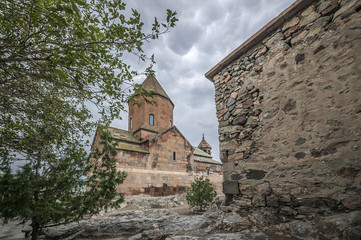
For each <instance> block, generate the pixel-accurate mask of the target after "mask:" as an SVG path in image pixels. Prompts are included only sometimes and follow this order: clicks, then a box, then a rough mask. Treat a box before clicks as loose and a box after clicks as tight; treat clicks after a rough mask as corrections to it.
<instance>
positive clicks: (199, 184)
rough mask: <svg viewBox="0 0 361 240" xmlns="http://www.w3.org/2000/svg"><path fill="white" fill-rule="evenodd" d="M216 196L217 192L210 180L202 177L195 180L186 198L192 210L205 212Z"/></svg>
mask: <svg viewBox="0 0 361 240" xmlns="http://www.w3.org/2000/svg"><path fill="white" fill-rule="evenodd" d="M215 196H217V192H216V191H215V190H214V188H213V186H212V184H211V182H210V181H209V179H208V178H203V176H201V177H199V178H195V179H194V182H192V184H191V188H190V189H188V192H187V195H186V198H187V202H188V204H189V206H190V207H191V208H193V209H195V210H197V211H200V212H203V211H205V209H206V207H207V206H208V205H209V204H210V203H211V202H212V201H213V199H214V197H215Z"/></svg>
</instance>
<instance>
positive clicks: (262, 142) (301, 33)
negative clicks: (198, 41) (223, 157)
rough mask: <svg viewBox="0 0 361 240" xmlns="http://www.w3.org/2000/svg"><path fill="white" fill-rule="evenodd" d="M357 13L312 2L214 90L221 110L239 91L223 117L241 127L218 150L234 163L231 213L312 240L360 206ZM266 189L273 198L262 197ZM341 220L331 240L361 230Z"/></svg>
mask: <svg viewBox="0 0 361 240" xmlns="http://www.w3.org/2000/svg"><path fill="white" fill-rule="evenodd" d="M360 9H361V3H360V1H359V0H358V1H355V0H324V1H319V0H317V1H312V3H311V2H310V6H309V7H307V8H306V9H304V10H301V11H300V12H298V13H295V14H294V16H291V17H290V18H289V20H287V21H286V22H285V23H284V24H283V25H282V26H280V27H279V28H278V29H275V30H274V31H272V32H269V33H267V35H265V36H263V37H264V38H263V39H261V40H260V41H259V43H256V44H255V46H253V47H252V49H250V50H246V51H245V52H243V53H242V56H239V57H238V59H236V60H234V62H233V63H231V64H230V65H231V66H232V68H234V69H236V68H237V69H243V70H246V66H247V65H249V64H252V63H254V66H253V67H252V68H251V69H250V71H244V72H242V74H240V75H238V76H236V77H233V76H232V78H231V80H230V81H232V82H233V83H234V85H232V88H230V86H227V85H226V84H219V85H215V88H216V95H222V96H223V100H222V101H223V102H225V103H227V101H229V99H230V96H231V95H232V93H233V92H235V91H237V92H238V93H239V94H238V95H237V98H236V102H235V103H234V104H233V105H232V106H236V107H234V109H232V110H230V112H231V116H230V117H229V120H228V124H229V125H233V127H235V126H237V127H239V128H238V129H229V131H228V132H227V134H228V135H229V136H228V137H227V136H225V135H222V134H221V135H220V146H221V151H222V150H227V151H229V152H231V151H233V152H232V153H231V154H230V156H232V159H234V161H235V165H234V169H233V171H232V169H229V171H230V173H229V174H227V175H225V180H231V179H237V181H239V183H240V184H241V185H242V186H241V188H242V189H241V190H240V191H241V194H240V196H241V199H235V200H234V206H233V207H234V208H236V209H237V207H238V208H239V209H240V211H243V213H245V212H247V211H248V212H253V213H254V212H257V214H253V215H254V216H253V215H252V216H250V220H251V221H252V222H254V223H256V222H258V223H259V222H260V221H257V220H256V216H257V218H259V219H262V221H264V222H268V223H271V222H272V223H273V224H278V225H277V229H278V227H279V229H282V231H284V232H285V233H290V234H295V235H298V236H300V237H299V238H301V239H303V238H304V239H308V238H310V239H312V236H319V235H317V234H321V235H322V233H321V232H320V231H323V230H324V229H322V228H320V225H319V224H317V222H318V221H319V220H320V219H321V218H322V217H327V216H331V215H333V214H335V215H337V214H340V213H342V212H347V211H349V212H355V211H358V210H359V209H360V200H358V199H360V197H359V195H360V193H361V175H360V174H361V159H360V157H359V156H361V135H360V132H361V128H360V124H359V123H360V122H361V115H360V114H359V113H360V112H361V104H360V99H361V94H360V93H361V91H360V89H361V83H360V81H359V79H360V76H361V69H360V67H359V66H360V64H359V63H360V62H361V48H358V47H356V46H360V45H361V39H360V38H359V36H360V35H361V32H360V30H361V28H360V26H361V17H360V16H361V15H360ZM293 17H296V18H293ZM282 43H285V44H287V46H286V45H282ZM265 46H266V48H265ZM256 67H259V70H257V71H256ZM222 71H223V70H221V71H220V72H222ZM254 72H256V74H255V73H254ZM236 88H237V90H236ZM254 89H258V91H255V92H252V91H254ZM251 92H252V93H251ZM233 96H234V94H233ZM258 109H259V111H258ZM256 110H257V111H256ZM220 111H221V110H220ZM220 111H219V112H220ZM239 116H245V117H240V118H238V119H237V117H239ZM219 121H222V119H221V118H219ZM234 123H240V124H238V125H234ZM229 139H232V140H234V141H232V144H229V142H231V141H230V140H229ZM237 154H242V155H238V157H235V156H237ZM264 182H268V183H269V184H270V189H272V191H263V190H261V189H262V188H261V187H259V185H260V184H261V183H264ZM245 186H247V187H245ZM335 218H336V217H335ZM296 220H297V221H296ZM277 221H279V222H277ZM294 221H296V222H294ZM338 221H339V223H337V224H340V225H344V226H345V227H344V228H342V229H338V230H337V227H336V228H334V229H333V230H332V231H333V233H334V234H336V235H335V236H337V237H336V238H340V236H354V235H355V234H357V233H358V232H359V229H358V228H357V227H356V226H355V225H352V224H353V223H352V224H351V222H347V220H345V219H344V218H343V217H342V218H339V219H338ZM346 229H347V230H346ZM314 234H316V235H314ZM337 234H340V235H337ZM343 234H344V235H343ZM322 236H325V237H324V238H323V239H329V238H330V237H331V236H332V234H331V232H330V233H325V234H324V235H322ZM345 238H346V237H345ZM316 239H317V237H316ZM321 239H322V238H321Z"/></svg>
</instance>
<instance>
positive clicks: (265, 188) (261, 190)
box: [256, 182, 272, 196]
mask: <svg viewBox="0 0 361 240" xmlns="http://www.w3.org/2000/svg"><path fill="white" fill-rule="evenodd" d="M256 192H257V193H258V194H260V195H263V196H269V195H271V193H272V188H271V185H270V183H269V182H265V183H262V184H260V185H257V186H256Z"/></svg>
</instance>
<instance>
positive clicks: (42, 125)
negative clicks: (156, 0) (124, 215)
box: [0, 0, 177, 239]
mask: <svg viewBox="0 0 361 240" xmlns="http://www.w3.org/2000/svg"><path fill="white" fill-rule="evenodd" d="M127 14H128V12H127V11H126V5H125V3H123V2H122V1H121V0H21V1H20V0H4V1H1V2H0V110H1V111H0V174H1V175H0V217H1V218H3V219H4V220H5V222H6V221H9V220H12V219H19V220H21V221H22V222H25V221H28V220H30V221H31V225H32V227H33V231H32V238H33V239H37V237H38V234H39V231H40V229H41V228H43V227H46V226H47V225H49V224H50V225H56V224H62V223H67V222H71V221H77V220H79V219H81V218H82V217H83V216H84V215H85V214H96V213H98V212H99V211H101V210H103V209H107V208H108V207H117V206H119V203H120V202H121V200H122V196H121V195H117V193H116V186H117V185H118V184H120V183H121V182H122V181H123V180H124V177H125V175H124V174H123V173H120V172H117V171H116V168H115V161H114V158H113V157H112V155H113V154H114V146H113V143H112V140H111V137H110V135H109V133H107V132H106V131H105V129H106V127H105V128H104V131H103V134H102V143H103V145H102V148H100V149H98V148H94V149H92V151H91V154H90V156H89V154H88V152H87V151H86V149H87V147H88V144H89V143H88V142H84V139H85V138H86V137H88V136H89V135H91V134H92V133H93V132H94V130H95V128H96V127H97V126H98V125H99V123H100V122H101V123H102V125H104V126H107V125H108V124H109V123H110V122H111V121H112V120H113V119H114V118H116V117H118V115H119V113H120V112H121V111H123V110H124V103H126V102H127V101H134V99H133V98H132V95H130V93H132V90H133V91H135V92H136V93H138V95H141V96H142V97H143V98H144V99H146V100H147V101H149V99H150V98H149V97H151V95H152V93H151V92H147V91H145V90H144V89H142V88H141V85H137V84H134V83H133V77H134V76H137V75H139V74H153V71H152V69H151V66H152V64H153V63H154V58H153V56H151V57H149V56H146V55H145V54H144V52H143V44H144V42H145V41H148V40H152V39H157V38H158V37H159V35H161V34H163V33H165V32H167V31H169V30H170V29H171V28H172V27H174V26H175V22H176V21H177V19H176V17H175V15H176V13H175V12H173V11H171V10H167V17H166V21H165V22H164V23H160V22H158V20H157V18H155V20H154V23H153V24H152V30H151V32H150V33H148V34H147V33H145V32H144V30H143V26H144V23H143V22H142V21H141V18H140V14H139V13H138V12H137V11H136V10H134V9H132V11H131V12H130V13H129V14H128V15H129V17H127ZM129 54H130V55H135V56H136V57H138V58H139V59H140V60H141V61H148V62H150V67H148V68H147V69H145V71H144V72H137V71H134V70H133V69H132V68H131V67H130V66H129V65H128V64H127V63H126V62H125V60H124V59H125V56H128V55H129ZM91 106H96V109H97V111H98V113H100V114H101V116H102V117H101V119H100V120H99V121H98V120H94V119H93V115H92V111H91V110H90V108H91ZM14 166H17V169H16V171H15V170H14ZM88 173H90V174H89V175H88V177H85V176H86V175H87V174H88ZM85 187H86V189H87V190H86V191H85ZM116 196H117V197H118V200H115V201H114V200H112V199H113V198H114V197H116Z"/></svg>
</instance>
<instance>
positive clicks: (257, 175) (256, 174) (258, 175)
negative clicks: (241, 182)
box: [246, 169, 267, 180]
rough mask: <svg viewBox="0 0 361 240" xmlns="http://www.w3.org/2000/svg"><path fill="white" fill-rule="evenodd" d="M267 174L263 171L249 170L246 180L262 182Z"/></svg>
mask: <svg viewBox="0 0 361 240" xmlns="http://www.w3.org/2000/svg"><path fill="white" fill-rule="evenodd" d="M266 173H267V172H265V171H263V170H257V169H249V170H247V171H246V178H247V179H256V180H260V179H262V178H264V177H265V176H266Z"/></svg>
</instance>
